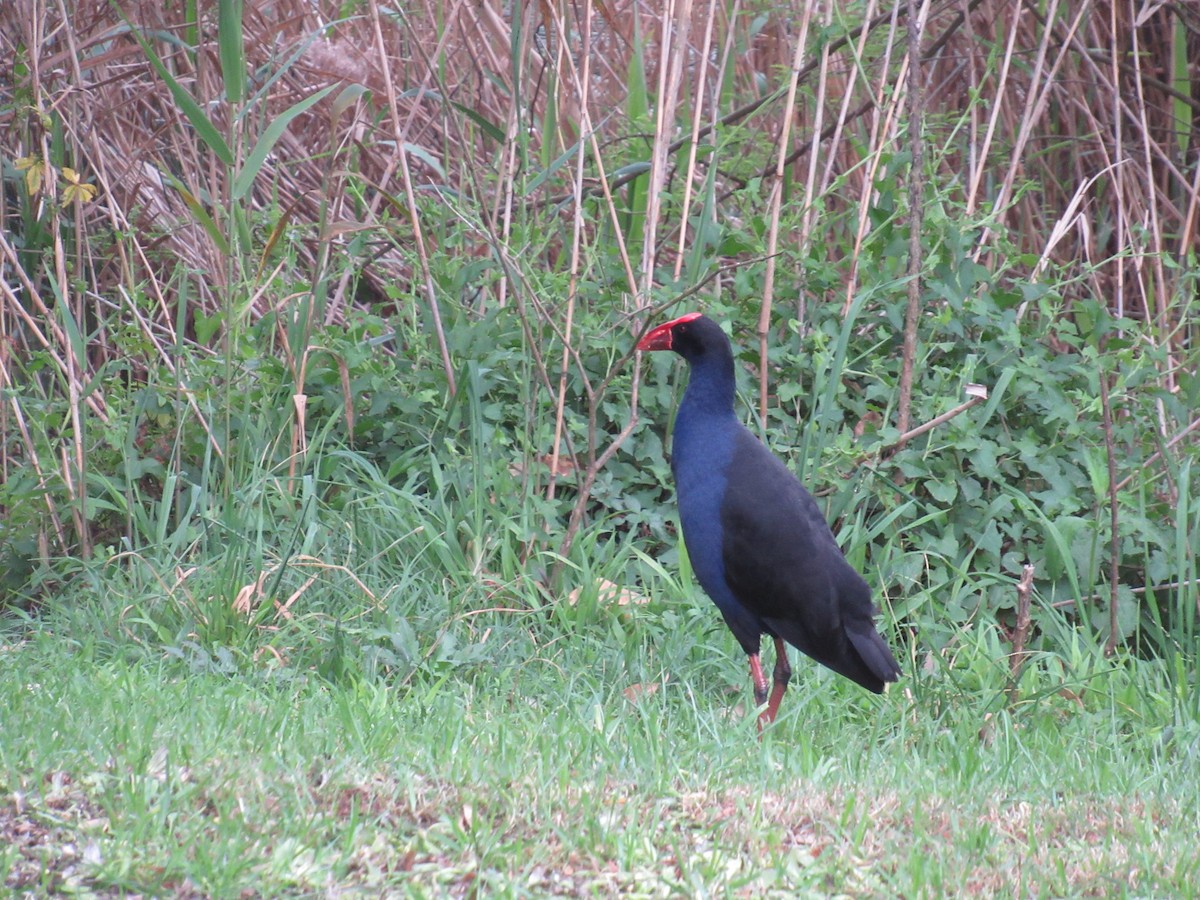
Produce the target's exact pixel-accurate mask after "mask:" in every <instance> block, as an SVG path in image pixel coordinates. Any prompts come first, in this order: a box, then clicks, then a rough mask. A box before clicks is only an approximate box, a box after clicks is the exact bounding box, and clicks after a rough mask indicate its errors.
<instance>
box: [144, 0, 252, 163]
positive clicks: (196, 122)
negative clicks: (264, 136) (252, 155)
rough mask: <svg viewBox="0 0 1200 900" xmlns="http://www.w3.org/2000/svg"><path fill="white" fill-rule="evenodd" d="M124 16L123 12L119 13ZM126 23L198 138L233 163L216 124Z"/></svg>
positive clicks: (221, 158)
mask: <svg viewBox="0 0 1200 900" xmlns="http://www.w3.org/2000/svg"><path fill="white" fill-rule="evenodd" d="M121 15H122V18H124V13H122V14H121ZM125 21H126V24H128V25H129V33H130V34H132V35H133V39H134V40H135V41H137V42H138V45H139V46H140V47H141V48H142V52H143V53H145V54H146V59H147V60H149V61H150V65H151V66H153V67H154V71H156V72H157V73H158V75H159V77H160V78H162V80H163V81H164V82H165V83H166V85H167V90H169V91H170V92H171V96H172V97H174V98H175V102H176V103H178V104H179V108H180V109H181V110H183V114H184V116H186V117H187V120H188V121H189V122H190V123H191V125H192V127H193V128H195V129H196V134H197V135H199V137H200V140H202V141H204V143H205V145H206V146H207V147H208V148H209V149H210V150H212V152H213V153H215V154H217V158H218V159H220V160H221V162H223V163H225V165H227V166H232V165H233V152H232V151H231V150H230V149H229V144H227V143H226V142H225V138H224V137H222V136H221V132H220V131H219V130H218V129H217V126H216V125H214V124H213V123H212V120H211V119H209V118H208V116H206V115H205V114H204V110H202V109H201V108H200V104H199V103H197V102H196V99H195V98H194V97H193V96H192V95H191V94H190V93H189V92H188V90H187V88H185V87H184V86H183V85H182V84H180V83H179V81H178V80H177V79H176V78H175V76H174V75H172V74H171V73H170V72H169V71H168V70H167V67H166V66H165V65H163V61H162V60H161V59H159V58H158V54H157V53H155V52H154V48H153V47H151V46H150V42H149V41H147V40H146V38H145V37H143V36H142V33H141V32H140V31H139V30H138V29H137V28H135V27H134V26H133V24H132V23H131V22H129V20H128V19H127V18H126V19H125Z"/></svg>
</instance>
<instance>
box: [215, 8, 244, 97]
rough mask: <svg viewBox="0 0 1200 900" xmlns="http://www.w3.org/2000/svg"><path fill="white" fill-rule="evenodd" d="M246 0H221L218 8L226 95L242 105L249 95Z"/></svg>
mask: <svg viewBox="0 0 1200 900" xmlns="http://www.w3.org/2000/svg"><path fill="white" fill-rule="evenodd" d="M243 8H244V0H220V4H219V8H218V11H217V47H218V49H219V51H220V57H221V76H222V78H223V79H224V81H225V99H226V100H228V101H229V103H230V104H231V105H233V106H239V105H240V104H241V102H242V101H243V100H245V99H246V46H245V41H244V40H243V35H242V13H243Z"/></svg>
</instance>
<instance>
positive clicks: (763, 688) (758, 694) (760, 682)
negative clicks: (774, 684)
mask: <svg viewBox="0 0 1200 900" xmlns="http://www.w3.org/2000/svg"><path fill="white" fill-rule="evenodd" d="M750 681H751V682H753V683H754V705H755V706H762V705H763V704H764V703H766V702H767V676H766V675H764V674H763V670H762V663H761V662H760V661H759V658H758V654H757V653H751V654H750Z"/></svg>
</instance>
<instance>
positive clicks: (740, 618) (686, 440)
mask: <svg viewBox="0 0 1200 900" xmlns="http://www.w3.org/2000/svg"><path fill="white" fill-rule="evenodd" d="M688 393H689V394H691V390H690V388H689V391H688ZM690 399H692V398H691V397H689V396H688V395H685V396H684V399H683V402H682V403H681V404H680V406H679V413H678V415H677V416H676V417H675V433H674V440H673V443H672V460H671V468H672V470H673V472H674V474H675V491H676V497H677V500H678V503H679V523H680V525H681V526H682V528H683V540H684V543H685V544H686V545H687V551H688V556H689V558H690V559H691V563H692V570H693V571H694V572H695V573H696V579H697V580H698V581H699V582H700V586H701V587H702V588H704V591H705V593H707V594H708V596H709V597H710V598H711V599H712V601H713V603H715V604H716V606H717V608H718V609H720V610H721V613H722V614H723V615H724V617H725V620H726V622H728V623H729V625H730V627H731V628H733V629H734V631H735V633H737V632H754V633H757V632H758V631H759V630H760V628H759V622H758V618H757V617H756V616H754V615H752V614H751V613H750V612H748V611H747V610H746V609H745V608H744V607H743V606H742V605H741V604H740V603H738V601H737V599H736V598H735V597H734V595H733V592H732V591H731V590H730V589H729V585H728V583H727V582H726V580H725V562H724V558H723V553H722V547H723V544H724V531H723V527H722V523H721V503H722V500H723V499H724V497H725V490H726V487H727V485H728V483H729V465H730V462H731V461H732V459H733V450H734V438H735V436H736V434H737V432H738V431H739V430H740V429H741V428H742V425H741V423H740V422H738V421H737V418H736V417H735V416H734V415H733V413H732V411H729V412H727V413H726V412H718V411H715V410H709V409H705V408H704V407H703V404H698V403H689V400H690Z"/></svg>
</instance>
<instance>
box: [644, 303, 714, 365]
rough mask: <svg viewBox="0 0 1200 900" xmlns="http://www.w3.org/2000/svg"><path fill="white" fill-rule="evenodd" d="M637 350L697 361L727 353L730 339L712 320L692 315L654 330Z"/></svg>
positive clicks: (647, 334)
mask: <svg viewBox="0 0 1200 900" xmlns="http://www.w3.org/2000/svg"><path fill="white" fill-rule="evenodd" d="M637 348H638V349H639V350H674V351H675V352H676V353H678V354H679V355H680V356H682V357H683V358H684V359H686V360H687V361H688V362H696V361H698V360H700V359H701V358H703V357H704V356H705V355H707V354H709V353H710V352H712V351H714V350H722V349H723V350H725V352H726V353H727V354H728V353H729V349H728V348H729V338H727V337H726V336H725V332H724V331H722V330H721V326H720V325H718V324H717V323H716V322H714V321H713V320H712V319H710V318H708V317H707V316H704V315H701V314H700V313H698V312H693V313H688V314H687V315H684V316H680V317H679V318H678V319H672V320H671V321H670V322H664V323H663V324H662V325H658V326H656V327H654V328H651V329H650V330H649V331H648V332H646V336H645V337H643V338H642V339H641V340H640V341H638V345H637Z"/></svg>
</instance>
